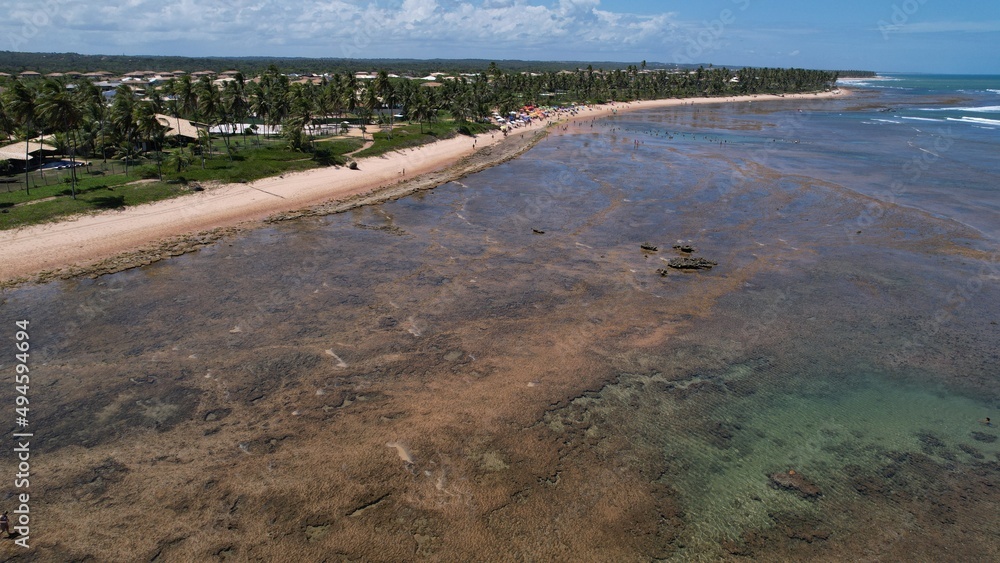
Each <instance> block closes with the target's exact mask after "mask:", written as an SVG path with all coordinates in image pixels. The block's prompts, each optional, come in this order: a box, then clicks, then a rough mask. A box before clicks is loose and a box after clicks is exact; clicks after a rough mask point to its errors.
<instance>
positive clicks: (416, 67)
mask: <svg viewBox="0 0 1000 563" xmlns="http://www.w3.org/2000/svg"><path fill="white" fill-rule="evenodd" d="M488 64H490V61H489V60H483V59H426V60H418V59H343V58H305V57H278V58H275V57H174V56H128V55H80V54H77V53H20V52H13V51H0V72H6V73H8V74H19V73H21V72H23V71H26V70H31V71H35V72H39V73H41V74H49V73H52V72H63V73H64V72H95V71H99V70H102V71H107V72H110V73H113V74H125V73H128V72H133V71H136V70H142V71H161V72H170V71H174V70H183V71H184V72H196V71H201V70H211V71H213V72H222V71H226V70H239V71H241V72H242V73H243V74H244V75H246V76H256V75H259V74H261V73H262V72H264V71H265V70H267V69H268V68H269V67H271V66H275V67H277V68H280V69H281V70H282V71H284V72H286V73H293V74H317V75H319V74H341V73H344V72H360V71H370V70H374V69H386V70H387V71H388V72H390V73H393V74H410V75H415V76H416V75H420V76H424V75H427V74H429V73H431V72H452V73H478V72H480V71H481V70H482V69H484V68H486V66H487V65H488ZM497 64H498V66H499V67H500V68H501V69H503V70H505V71H507V72H558V71H560V70H576V69H578V68H584V67H587V66H593V67H595V68H607V69H611V68H624V67H625V66H627V65H628V64H629V63H626V62H610V61H601V62H598V61H591V62H580V61H521V60H504V61H497ZM648 66H649V67H650V68H657V69H677V68H681V67H682V66H684V65H672V64H664V63H650V64H649V65H648ZM695 66H696V65H695ZM691 68H695V67H694V66H691Z"/></svg>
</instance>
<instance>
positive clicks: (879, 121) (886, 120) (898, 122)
mask: <svg viewBox="0 0 1000 563" xmlns="http://www.w3.org/2000/svg"><path fill="white" fill-rule="evenodd" d="M872 121H876V122H878V123H895V124H897V125H898V124H900V123H902V121H895V120H892V119H873V120H872Z"/></svg>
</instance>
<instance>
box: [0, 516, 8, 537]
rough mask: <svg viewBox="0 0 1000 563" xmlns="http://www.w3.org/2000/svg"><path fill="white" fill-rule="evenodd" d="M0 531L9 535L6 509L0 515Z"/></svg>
mask: <svg viewBox="0 0 1000 563" xmlns="http://www.w3.org/2000/svg"><path fill="white" fill-rule="evenodd" d="M0 532H3V533H4V534H7V537H8V538H9V537H10V518H8V517H7V511H6V510H4V511H3V515H0Z"/></svg>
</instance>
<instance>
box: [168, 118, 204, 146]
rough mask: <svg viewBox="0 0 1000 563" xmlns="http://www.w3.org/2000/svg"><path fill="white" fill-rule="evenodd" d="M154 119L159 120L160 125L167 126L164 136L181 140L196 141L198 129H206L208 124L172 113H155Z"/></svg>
mask: <svg viewBox="0 0 1000 563" xmlns="http://www.w3.org/2000/svg"><path fill="white" fill-rule="evenodd" d="M156 120H157V121H159V122H160V125H162V126H164V127H166V128H167V131H166V133H164V135H165V136H167V137H175V138H177V139H178V140H181V141H197V140H198V134H199V131H208V126H207V125H205V124H204V123H198V122H195V121H190V120H187V119H183V118H180V117H174V116H172V115H166V114H162V113H158V114H156Z"/></svg>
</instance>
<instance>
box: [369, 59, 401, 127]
mask: <svg viewBox="0 0 1000 563" xmlns="http://www.w3.org/2000/svg"><path fill="white" fill-rule="evenodd" d="M373 86H374V88H375V93H376V95H377V96H378V97H379V98H380V99H381V104H382V105H384V106H387V107H388V108H389V134H388V138H389V139H392V122H393V118H394V117H395V115H394V114H395V113H396V112H395V109H394V108H395V107H396V103H397V102H398V101H399V99H398V97H397V95H396V89H395V88H394V87H393V86H392V82H391V81H390V80H389V74H388V73H387V72H386V71H385V70H380V71H378V77H377V78H376V79H375V84H374V85H373Z"/></svg>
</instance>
